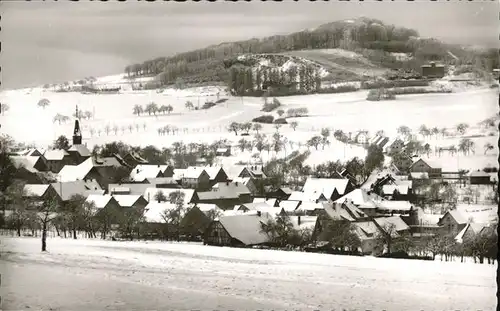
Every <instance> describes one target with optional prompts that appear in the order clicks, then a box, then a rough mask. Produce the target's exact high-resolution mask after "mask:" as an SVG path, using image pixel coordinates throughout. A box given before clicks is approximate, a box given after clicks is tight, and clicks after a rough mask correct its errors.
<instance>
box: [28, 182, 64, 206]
mask: <svg viewBox="0 0 500 311" xmlns="http://www.w3.org/2000/svg"><path fill="white" fill-rule="evenodd" d="M23 197H25V198H27V199H28V200H31V201H32V202H43V201H47V200H49V199H50V198H55V199H56V200H57V201H58V202H60V201H61V198H60V197H59V195H58V194H57V192H56V191H55V189H54V187H52V186H51V185H47V184H45V185H41V184H25V185H24V188H23Z"/></svg>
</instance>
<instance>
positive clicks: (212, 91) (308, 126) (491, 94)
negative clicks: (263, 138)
mask: <svg viewBox="0 0 500 311" xmlns="http://www.w3.org/2000/svg"><path fill="white" fill-rule="evenodd" d="M113 79H115V80H116V81H118V82H120V83H121V82H123V81H122V80H123V79H122V75H117V76H110V77H104V78H101V79H100V80H98V82H96V83H98V84H99V83H101V84H104V85H105V84H106V83H108V84H109V83H111V82H113V81H114V80H113ZM120 79H121V80H120ZM101 80H102V81H101ZM116 81H115V82H116ZM218 92H219V96H220V98H228V101H226V102H225V103H221V104H218V105H217V106H215V107H213V108H210V109H208V110H189V109H188V108H186V107H185V103H186V101H188V100H189V101H191V102H193V104H194V106H195V107H197V106H198V105H199V106H201V105H203V103H204V102H205V101H215V100H216V99H217V95H216V94H217V93H218ZM366 94H367V92H366V91H358V92H353V93H342V94H320V95H306V96H287V97H280V98H279V100H280V102H281V103H282V105H283V106H282V109H283V110H285V111H286V110H288V109H290V108H302V107H306V108H307V109H308V110H309V116H308V117H301V118H295V119H292V118H289V119H288V122H291V121H297V122H298V127H297V130H296V131H293V129H291V128H290V126H289V125H283V126H282V128H281V129H280V132H281V133H282V134H283V136H284V137H286V138H287V139H288V141H292V145H288V146H287V147H288V150H286V151H283V152H282V153H283V154H284V153H285V152H286V153H288V154H289V153H290V152H291V151H293V150H296V149H297V148H298V146H299V142H300V143H301V144H304V143H305V142H306V141H307V140H308V139H309V138H311V137H312V136H314V135H319V134H320V130H321V128H322V127H328V128H330V129H333V130H336V129H341V130H343V131H344V132H355V131H358V130H368V131H370V133H371V134H372V135H373V134H374V133H375V132H376V131H378V130H384V131H385V133H386V135H388V136H390V137H391V136H395V135H396V129H397V128H398V127H399V126H401V125H406V126H409V127H411V128H412V129H413V130H414V132H417V131H418V127H419V126H420V125H422V124H425V125H426V126H427V127H429V128H430V127H434V126H437V127H439V128H443V127H448V128H454V126H455V125H456V124H458V123H461V122H465V123H468V124H470V125H471V126H472V125H475V124H476V123H477V122H479V121H482V120H484V119H486V118H488V117H491V116H493V115H494V114H495V113H496V112H497V111H498V106H497V104H496V100H497V97H498V91H497V90H492V89H479V90H468V91H464V92H458V93H452V94H422V95H404V96H399V97H398V98H397V100H394V101H381V102H369V101H366V100H365V98H366ZM42 98H46V99H48V100H49V101H50V105H49V106H48V107H46V108H45V109H42V108H40V107H37V103H38V101H39V100H40V99H42ZM151 101H154V102H155V103H156V104H157V105H158V106H161V105H172V107H173V112H172V113H171V114H170V115H169V114H162V115H158V116H149V115H148V114H143V115H141V116H140V117H137V116H135V115H133V113H132V110H133V109H132V108H133V107H134V106H135V105H142V106H145V105H147V104H148V103H149V102H151ZM0 102H2V104H8V105H9V106H10V110H9V111H7V112H5V114H4V115H1V116H0V123H1V124H2V131H3V133H7V134H9V135H11V136H13V137H14V139H16V140H18V141H24V142H27V143H30V144H34V145H36V146H38V147H40V148H47V147H48V146H49V145H50V144H51V143H52V142H53V141H54V139H55V138H56V137H58V136H59V135H66V136H68V137H71V135H72V127H73V122H72V121H70V122H67V123H65V124H64V123H63V124H59V123H58V122H55V123H54V122H53V118H54V116H55V115H56V114H58V113H59V114H62V115H66V116H69V117H70V120H72V117H71V116H72V114H73V113H74V111H75V106H76V105H78V107H79V109H80V110H83V111H90V112H93V113H95V116H94V119H90V120H82V121H81V125H82V127H83V135H84V142H86V143H87V145H88V147H89V148H92V146H93V145H95V144H103V143H106V142H110V141H116V140H122V141H126V142H127V143H129V144H132V145H140V146H145V145H150V144H152V145H155V146H157V147H164V146H169V145H170V144H171V143H173V142H175V141H179V140H182V141H183V142H185V143H189V142H207V143H212V142H213V141H215V140H218V139H224V138H225V139H228V140H230V141H232V142H233V143H236V142H237V141H238V140H240V139H241V138H245V139H247V140H248V139H251V137H240V136H236V135H235V134H234V133H230V132H228V131H227V126H228V125H229V124H230V123H231V122H248V121H251V120H252V119H253V118H255V117H257V116H260V115H263V114H273V115H274V116H275V117H278V115H277V114H276V112H273V113H263V112H262V111H260V109H261V107H262V99H261V98H255V97H253V98H251V97H243V98H240V97H228V96H227V94H225V93H224V91H223V90H222V89H221V88H220V87H200V88H191V89H184V90H179V91H176V90H173V89H166V90H164V91H163V92H161V93H157V92H156V91H131V90H130V91H123V93H121V94H114V95H113V94H108V95H88V94H80V93H55V92H51V91H47V90H43V89H42V88H35V89H31V90H28V89H24V90H14V91H5V92H2V93H0ZM166 125H169V126H174V127H178V128H180V129H181V131H180V132H179V134H178V135H165V136H159V135H158V132H157V130H158V128H160V127H164V126H166ZM107 126H109V128H110V129H111V131H110V132H109V134H108V135H107V134H106V133H105V129H106V127H107ZM115 126H116V127H118V131H117V133H116V134H115V133H114V131H113V130H112V129H113V127H115ZM144 126H145V127H144ZM91 129H93V130H91ZM183 129H187V130H186V131H183ZM275 131H276V129H275V128H274V126H273V125H264V126H263V130H262V132H263V133H266V134H268V136H269V137H270V136H271V135H272V133H274V132H275ZM252 134H253V133H252ZM496 138H497V136H491V137H486V138H478V139H479V140H481V141H479V142H477V143H476V150H477V152H476V155H471V156H468V157H465V156H462V157H460V158H459V159H458V161H457V159H456V157H455V158H451V157H449V156H447V155H444V156H442V157H441V158H440V159H438V160H439V161H441V160H442V161H443V163H459V165H460V167H461V168H466V169H480V168H483V167H485V166H486V165H487V164H493V165H495V164H496V162H497V161H496V158H495V155H496V154H498V150H497V149H495V150H491V151H489V154H488V155H486V156H485V155H483V151H482V149H483V145H484V142H485V141H489V142H491V143H492V145H493V146H495V148H496V146H497V143H496ZM475 139H476V138H474V139H473V140H475ZM330 140H331V141H332V144H331V145H330V146H329V147H326V148H325V149H324V150H323V149H322V148H321V147H320V148H319V150H317V151H316V150H314V148H312V149H311V151H312V155H311V157H310V158H309V159H308V161H309V162H310V163H308V164H310V165H315V164H320V163H323V162H325V161H328V160H337V159H341V160H342V159H346V158H350V157H352V156H359V157H364V155H365V150H364V149H362V148H360V147H356V146H344V144H342V143H337V142H334V141H335V140H334V139H333V137H332V138H331V139H330ZM456 140H458V139H456ZM294 143H295V144H294ZM429 143H430V144H431V146H432V147H434V146H435V145H449V143H450V141H444V142H441V141H439V139H433V138H432V139H430V140H429ZM451 143H456V142H455V141H453V142H451ZM344 147H345V148H344ZM303 149H306V148H305V147H303ZM253 152H256V150H254V151H253ZM249 156H250V154H248V155H247V154H245V153H244V154H242V155H241V157H242V159H241V160H246V158H247V157H249ZM269 156H271V157H272V156H274V154H273V153H272V152H271V154H270V155H269ZM262 157H263V158H264V160H265V158H266V157H268V155H267V153H266V152H263V154H262ZM436 159H437V157H436Z"/></svg>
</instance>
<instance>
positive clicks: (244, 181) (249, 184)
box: [231, 177, 259, 195]
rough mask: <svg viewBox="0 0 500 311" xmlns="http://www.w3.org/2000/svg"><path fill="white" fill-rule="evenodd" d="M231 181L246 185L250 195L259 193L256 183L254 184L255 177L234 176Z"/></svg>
mask: <svg viewBox="0 0 500 311" xmlns="http://www.w3.org/2000/svg"><path fill="white" fill-rule="evenodd" d="M231 181H232V182H236V183H239V184H242V185H244V186H246V187H247V188H248V190H249V191H250V193H251V194H252V195H257V194H258V193H259V190H258V189H257V185H256V184H255V179H253V178H251V177H236V178H234V179H233V180H231Z"/></svg>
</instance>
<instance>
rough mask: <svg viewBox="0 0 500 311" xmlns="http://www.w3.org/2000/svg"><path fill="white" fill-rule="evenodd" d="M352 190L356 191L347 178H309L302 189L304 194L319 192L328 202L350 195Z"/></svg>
mask: <svg viewBox="0 0 500 311" xmlns="http://www.w3.org/2000/svg"><path fill="white" fill-rule="evenodd" d="M352 190H354V185H353V184H352V182H351V181H350V180H349V179H347V178H344V179H334V178H308V179H307V180H306V183H305V184H304V187H303V188H302V192H304V193H314V192H318V193H321V194H323V195H324V197H325V198H326V199H327V200H332V201H335V200H336V199H338V198H340V197H342V196H344V195H346V194H348V193H349V192H351V191H352ZM292 195H293V194H292ZM289 199H290V200H293V199H292V198H289Z"/></svg>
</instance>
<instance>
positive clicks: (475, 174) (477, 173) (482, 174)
mask: <svg viewBox="0 0 500 311" xmlns="http://www.w3.org/2000/svg"><path fill="white" fill-rule="evenodd" d="M495 174H496V173H495ZM469 176H470V177H486V178H489V177H490V174H488V173H486V172H483V171H480V170H477V171H474V172H471V173H470V174H469Z"/></svg>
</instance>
